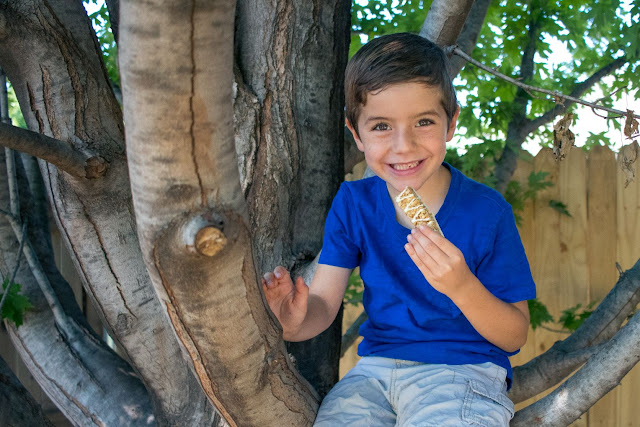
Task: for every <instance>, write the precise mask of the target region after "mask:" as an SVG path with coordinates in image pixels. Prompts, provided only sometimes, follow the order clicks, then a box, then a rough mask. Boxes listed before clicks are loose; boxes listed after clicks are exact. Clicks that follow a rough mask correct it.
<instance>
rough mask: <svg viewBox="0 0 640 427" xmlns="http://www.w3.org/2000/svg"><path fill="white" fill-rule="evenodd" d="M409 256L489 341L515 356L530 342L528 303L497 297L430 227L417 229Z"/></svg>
mask: <svg viewBox="0 0 640 427" xmlns="http://www.w3.org/2000/svg"><path fill="white" fill-rule="evenodd" d="M407 240H408V241H409V243H407V245H406V246H405V248H406V250H407V253H408V254H409V256H410V257H411V259H412V260H413V261H414V262H415V263H416V265H417V266H418V268H419V269H420V271H421V272H422V274H424V276H425V278H426V279H427V281H428V282H429V283H430V284H431V285H432V286H433V287H434V288H435V289H436V290H437V291H439V292H442V293H443V294H445V295H447V296H448V297H449V298H450V299H451V300H452V301H453V302H454V304H456V305H457V306H458V308H459V309H460V310H461V311H462V313H463V314H464V315H465V317H466V318H467V319H468V320H469V322H470V323H471V325H473V327H474V328H475V329H476V331H478V333H479V334H480V335H482V336H483V337H484V338H485V339H487V341H489V342H491V343H493V344H495V345H496V346H498V347H500V348H501V349H503V350H505V351H508V352H513V351H516V350H518V349H519V348H520V347H522V346H523V345H524V343H525V342H526V341H527V332H528V331H529V308H528V306H527V302H526V301H519V302H516V303H506V302H504V301H502V300H501V299H499V298H497V297H495V296H494V295H493V294H492V293H491V292H489V290H487V288H485V287H484V285H483V284H482V283H481V282H480V280H478V278H477V277H476V276H475V275H474V274H473V273H472V272H471V271H470V270H469V267H468V266H467V264H466V262H465V260H464V255H463V254H462V252H460V250H459V249H458V248H456V247H455V246H454V245H453V244H452V243H451V242H449V241H448V240H447V239H445V238H444V237H442V236H440V235H439V234H437V233H436V232H434V231H433V230H431V229H429V228H428V227H424V226H421V227H420V228H418V229H414V230H412V232H411V235H410V236H409V237H408V238H407Z"/></svg>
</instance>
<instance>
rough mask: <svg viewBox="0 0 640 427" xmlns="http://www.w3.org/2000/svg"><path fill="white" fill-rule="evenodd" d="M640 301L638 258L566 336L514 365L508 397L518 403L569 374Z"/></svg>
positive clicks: (616, 328) (607, 336)
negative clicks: (519, 363)
mask: <svg viewBox="0 0 640 427" xmlns="http://www.w3.org/2000/svg"><path fill="white" fill-rule="evenodd" d="M638 302H640V260H638V261H637V262H636V264H635V265H634V266H633V267H632V268H631V269H629V270H627V271H626V272H625V273H624V274H622V275H621V276H620V278H619V279H618V282H617V283H616V285H615V286H614V287H613V289H612V290H611V291H610V292H609V294H608V295H607V296H606V297H605V298H604V300H603V301H602V303H600V305H598V307H597V308H596V309H595V310H594V312H593V313H592V314H591V316H589V318H587V319H586V320H585V322H584V323H583V324H582V325H581V326H580V327H579V328H578V329H577V330H576V331H575V332H574V333H573V334H571V335H570V336H569V337H567V338H566V339H564V340H563V341H558V342H556V343H555V344H554V345H553V346H552V347H551V348H550V349H549V350H547V351H546V352H545V353H543V354H541V355H540V356H538V357H536V358H534V359H532V360H530V361H529V362H527V363H526V364H524V365H522V366H518V367H515V368H514V370H513V372H514V378H515V379H516V380H515V381H514V383H513V387H512V388H511V391H510V392H509V398H510V399H511V400H512V401H514V402H515V403H518V402H522V401H523V400H526V399H528V398H530V397H532V396H535V395H537V394H538V393H540V392H542V391H544V390H547V389H548V388H549V387H552V386H554V385H555V384H557V383H558V382H560V381H562V379H563V378H565V377H566V376H567V375H569V374H571V372H573V371H574V370H575V369H576V368H577V367H578V366H580V364H582V363H583V362H584V361H585V360H586V359H587V358H588V357H589V356H590V355H589V354H588V353H589V352H593V351H595V350H594V349H593V348H591V347H593V346H597V345H601V344H602V343H604V342H606V341H607V340H609V339H610V338H611V337H612V336H614V334H615V333H616V332H618V330H619V328H620V325H622V323H623V322H624V321H625V320H626V319H627V317H628V316H629V314H631V313H632V312H633V310H634V308H635V307H636V305H637V304H638Z"/></svg>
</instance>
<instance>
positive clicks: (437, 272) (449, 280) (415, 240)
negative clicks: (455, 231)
mask: <svg viewBox="0 0 640 427" xmlns="http://www.w3.org/2000/svg"><path fill="white" fill-rule="evenodd" d="M407 241H408V242H409V243H407V244H406V245H405V246H404V247H405V250H406V251H407V253H408V254H409V256H410V257H411V259H412V260H413V262H415V263H416V265H417V266H418V268H419V269H420V271H421V272H422V274H423V275H424V277H425V278H426V279H427V281H428V282H429V283H430V284H431V286H433V287H434V288H435V289H436V290H437V291H439V292H442V293H443V294H445V295H447V296H448V297H449V298H451V299H455V296H457V295H459V294H460V292H462V290H463V289H464V287H465V285H467V284H469V283H472V281H473V278H474V277H475V276H473V273H471V270H469V267H468V266H467V263H466V262H465V260H464V255H463V254H462V252H461V251H460V249H458V248H457V247H456V246H455V245H454V244H453V243H451V242H450V241H449V240H447V239H445V238H444V237H442V236H441V235H439V234H438V233H436V232H435V231H433V230H431V229H430V228H429V227H426V226H424V225H422V226H420V227H418V228H414V229H413V230H411V234H410V235H409V236H407Z"/></svg>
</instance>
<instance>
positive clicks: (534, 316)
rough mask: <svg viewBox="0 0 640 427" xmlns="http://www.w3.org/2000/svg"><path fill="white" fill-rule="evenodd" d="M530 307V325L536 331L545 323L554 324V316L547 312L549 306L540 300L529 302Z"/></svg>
mask: <svg viewBox="0 0 640 427" xmlns="http://www.w3.org/2000/svg"><path fill="white" fill-rule="evenodd" d="M527 304H528V306H529V318H530V321H529V323H530V324H531V329H533V330H534V331H535V330H536V328H537V327H539V326H541V325H542V324H543V323H550V322H553V316H551V314H550V313H549V310H547V306H546V305H544V304H543V303H541V302H540V300H539V299H537V298H535V299H531V300H528V301H527Z"/></svg>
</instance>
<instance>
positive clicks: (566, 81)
mask: <svg viewBox="0 0 640 427" xmlns="http://www.w3.org/2000/svg"><path fill="white" fill-rule="evenodd" d="M430 5H431V1H420V0H394V1H391V0H355V1H354V3H353V6H352V30H353V31H352V44H351V53H353V52H355V51H356V50H357V49H359V48H360V46H361V45H362V40H361V38H364V39H365V40H366V39H370V38H373V37H375V36H379V35H383V34H387V33H392V32H400V31H409V32H414V33H417V32H418V31H419V30H420V28H421V26H422V23H423V22H424V19H425V17H426V14H427V11H428V9H429V7H430ZM639 23H640V5H639V4H638V2H633V1H630V0H627V1H620V0H604V1H600V2H591V1H586V0H570V1H563V2H560V1H553V0H532V1H528V2H508V1H506V0H502V1H496V2H492V3H491V6H490V7H489V10H488V12H487V17H486V19H485V25H484V26H483V28H482V31H481V33H480V35H479V38H478V43H477V45H476V48H475V50H474V51H473V52H472V56H473V57H474V58H475V59H477V60H478V61H480V62H482V63H484V64H485V65H488V66H491V67H495V68H497V69H499V71H500V72H502V73H503V74H506V75H508V76H511V77H514V78H516V79H519V80H521V81H523V82H524V83H527V84H530V85H533V86H537V87H541V88H545V89H548V90H552V91H558V92H560V93H565V94H570V93H571V92H572V91H573V90H574V89H575V88H576V86H577V85H578V84H579V83H580V82H583V81H585V80H586V79H587V78H588V77H589V76H591V75H593V74H594V73H595V72H596V71H597V70H599V69H601V68H602V67H604V66H605V65H607V64H610V63H611V62H613V61H614V60H615V59H616V58H620V57H624V58H625V59H626V60H627V65H625V66H623V67H622V68H619V69H618V70H617V71H615V72H614V73H613V75H612V77H613V78H611V79H609V80H606V81H603V82H601V83H600V85H599V87H600V88H601V89H602V92H603V93H605V94H609V93H613V95H612V96H608V97H605V98H603V99H602V100H601V101H600V102H601V104H602V105H605V106H611V105H612V103H613V101H614V100H616V99H620V97H621V96H623V94H625V93H627V94H629V95H631V96H637V94H638V90H639V89H640V80H638V79H637V78H636V77H635V76H637V72H638V71H639V65H640V47H639V46H640V25H638V24H639ZM557 50H565V51H566V52H567V55H565V56H564V58H563V59H561V60H557V56H555V57H554V60H550V55H551V53H552V52H554V51H557ZM527 51H529V52H530V53H531V57H532V58H533V64H532V65H533V67H532V69H531V70H529V65H530V64H529V63H528V62H527V60H526V58H525V57H524V56H523V53H524V52H527ZM456 87H457V88H458V92H459V95H461V96H460V102H461V104H462V106H463V108H462V111H461V113H460V117H459V121H458V123H459V125H460V128H461V134H462V135H463V138H464V140H465V144H466V145H465V148H464V151H465V154H464V156H462V157H461V163H462V165H461V166H462V167H460V169H461V170H463V171H464V172H465V173H468V172H469V171H473V173H472V174H471V175H472V177H474V178H477V177H478V176H479V177H480V178H481V179H480V181H482V182H485V183H488V184H489V185H491V177H490V175H491V170H492V169H493V164H494V162H495V160H496V159H497V157H499V155H500V153H501V152H502V149H503V147H504V144H505V139H506V137H507V129H508V127H509V125H510V124H513V123H514V120H515V119H516V117H514V112H515V111H516V110H517V106H516V105H515V104H514V101H515V100H516V97H519V99H522V100H525V102H526V104H527V108H526V110H527V116H526V119H533V118H536V117H539V116H541V115H542V114H544V113H546V112H548V111H553V110H554V109H556V108H558V107H559V106H558V105H557V104H556V100H554V99H553V98H552V97H538V96H535V97H534V96H532V95H531V94H527V93H526V92H524V91H523V90H518V89H517V88H516V87H515V86H513V85H512V84H510V83H508V82H505V81H503V80H500V79H497V78H495V77H493V76H492V75H491V74H490V73H488V72H486V71H484V70H481V69H478V68H476V67H474V66H467V67H465V68H464V69H463V70H462V71H461V73H460V75H459V78H458V79H457V80H456ZM597 87H598V86H595V87H594V88H592V90H591V91H590V92H593V91H595V90H596V89H597ZM621 87H622V88H625V90H622V91H617V89H618V88H621ZM590 92H587V93H586V94H585V95H587V96H588V94H589V93H590ZM583 96H584V95H583ZM604 123H605V122H604V121H603V124H604ZM611 125H612V126H614V127H617V128H619V127H620V121H619V120H613V121H612V122H611ZM527 138H528V139H529V140H531V139H535V141H536V142H541V143H542V145H545V146H549V145H550V144H551V141H552V135H551V129H550V126H543V127H540V128H538V129H535V130H534V131H532V132H530V134H529V135H528V136H527ZM595 143H598V144H605V143H606V142H605V140H604V136H603V135H602V133H600V134H592V135H591V136H589V137H588V138H587V141H586V142H585V144H587V145H593V144H595Z"/></svg>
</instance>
